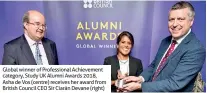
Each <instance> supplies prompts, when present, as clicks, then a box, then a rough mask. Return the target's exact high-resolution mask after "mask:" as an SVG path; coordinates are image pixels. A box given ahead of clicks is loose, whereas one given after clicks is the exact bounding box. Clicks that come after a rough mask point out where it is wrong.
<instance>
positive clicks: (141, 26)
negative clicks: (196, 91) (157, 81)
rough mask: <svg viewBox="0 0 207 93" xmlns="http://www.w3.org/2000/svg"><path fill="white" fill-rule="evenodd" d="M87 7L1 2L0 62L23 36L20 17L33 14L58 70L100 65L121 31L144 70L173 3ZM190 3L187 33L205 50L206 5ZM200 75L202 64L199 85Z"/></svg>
mask: <svg viewBox="0 0 207 93" xmlns="http://www.w3.org/2000/svg"><path fill="white" fill-rule="evenodd" d="M88 1H89V2H87V0H84V1H21V2H20V1H19V2H15V1H12V2H9V1H5V2H3V1H1V2H0V33H1V34H0V59H2V55H3V44H4V43H6V42H8V41H10V40H12V39H14V38H16V37H18V36H20V35H22V34H23V25H22V17H23V15H24V13H25V12H26V11H28V10H38V11H40V12H42V13H43V14H44V15H45V17H46V23H47V27H48V29H47V33H46V37H47V38H49V39H51V40H53V41H55V42H56V45H57V50H58V55H59V62H60V64H61V65H102V64H103V62H104V58H105V57H107V56H112V55H115V54H116V37H117V36H118V34H119V33H120V32H121V31H124V30H126V31H130V32H131V33H132V34H133V35H134V39H135V45H134V47H133V50H132V54H131V55H132V56H134V57H136V58H139V59H141V60H142V63H143V66H144V68H146V67H147V66H148V65H149V64H150V63H151V62H152V60H153V59H154V57H155V55H156V52H157V49H158V47H159V44H160V42H161V40H162V39H163V38H165V37H166V36H168V35H169V31H168V12H169V9H170V8H171V6H172V5H173V4H175V3H176V2H174V1H111V0H109V1H108V2H95V1H94V2H91V1H92V0H88ZM191 3H192V5H193V6H194V8H195V11H196V16H195V21H194V25H193V27H192V31H193V32H194V33H195V34H196V36H197V38H198V39H199V40H200V41H201V43H202V44H203V45H204V46H206V2H205V1H191ZM0 62H1V61H0ZM205 72H206V65H205V64H204V65H203V69H202V74H203V78H204V79H206V77H205V76H206V73H205Z"/></svg>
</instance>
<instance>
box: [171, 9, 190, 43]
mask: <svg viewBox="0 0 207 93" xmlns="http://www.w3.org/2000/svg"><path fill="white" fill-rule="evenodd" d="M190 14H191V12H190V10H189V8H183V9H177V10H171V11H170V12H169V20H168V28H169V31H170V33H171V35H172V37H173V38H174V39H175V40H177V39H179V38H181V37H182V36H184V35H186V34H187V33H188V31H189V29H190V28H191V26H192V25H193V18H192V17H190Z"/></svg>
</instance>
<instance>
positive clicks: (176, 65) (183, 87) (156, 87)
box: [141, 32, 206, 92]
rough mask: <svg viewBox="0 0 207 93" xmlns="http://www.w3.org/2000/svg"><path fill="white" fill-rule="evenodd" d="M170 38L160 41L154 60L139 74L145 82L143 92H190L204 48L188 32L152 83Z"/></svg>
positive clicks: (200, 63) (199, 66)
mask: <svg viewBox="0 0 207 93" xmlns="http://www.w3.org/2000/svg"><path fill="white" fill-rule="evenodd" d="M171 39H172V36H169V37H167V38H165V39H163V40H162V42H161V44H160V47H159V49H158V52H157V54H156V57H155V59H154V60H153V62H152V63H151V64H150V65H149V67H148V68H147V69H146V70H144V71H143V72H142V73H141V76H143V77H144V79H145V82H143V83H142V91H143V92H178V91H179V92H191V91H192V89H193V85H194V82H195V78H196V76H197V74H198V72H199V71H200V70H201V69H202V65H203V64H204V61H205V54H206V53H205V52H206V50H205V48H204V47H203V46H202V44H201V43H200V42H199V40H198V39H197V38H196V36H195V34H194V33H193V32H190V33H189V34H188V35H187V36H186V37H185V38H184V39H183V41H182V42H181V43H180V44H179V45H178V46H177V48H176V49H175V50H174V51H173V53H172V54H171V55H170V56H169V57H168V59H167V60H166V62H165V64H164V66H163V68H162V69H161V71H160V72H159V73H158V76H157V78H156V79H155V81H153V82H152V76H153V75H154V73H155V71H156V68H157V67H158V65H159V62H160V60H161V58H162V56H163V55H164V53H165V51H166V50H167V49H168V46H169V45H170V42H171Z"/></svg>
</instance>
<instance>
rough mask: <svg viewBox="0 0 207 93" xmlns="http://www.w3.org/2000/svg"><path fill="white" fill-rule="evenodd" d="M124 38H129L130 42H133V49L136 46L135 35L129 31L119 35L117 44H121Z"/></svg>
mask: <svg viewBox="0 0 207 93" xmlns="http://www.w3.org/2000/svg"><path fill="white" fill-rule="evenodd" d="M123 36H127V37H128V38H129V39H130V41H131V43H132V47H133V46H134V37H133V35H132V34H131V33H130V32H128V31H123V32H121V34H119V36H118V37H117V41H116V44H117V45H118V44H119V42H120V41H121V39H122V37H123Z"/></svg>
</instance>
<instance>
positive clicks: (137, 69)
mask: <svg viewBox="0 0 207 93" xmlns="http://www.w3.org/2000/svg"><path fill="white" fill-rule="evenodd" d="M104 65H111V80H117V79H118V78H117V74H118V73H117V70H119V69H120V66H119V60H118V58H117V55H114V56H109V57H106V58H105V59H104ZM142 71H143V67H142V62H141V60H140V59H137V58H134V57H132V56H130V57H129V76H139V74H140V73H141V72H142ZM111 91H112V92H116V86H111Z"/></svg>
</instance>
